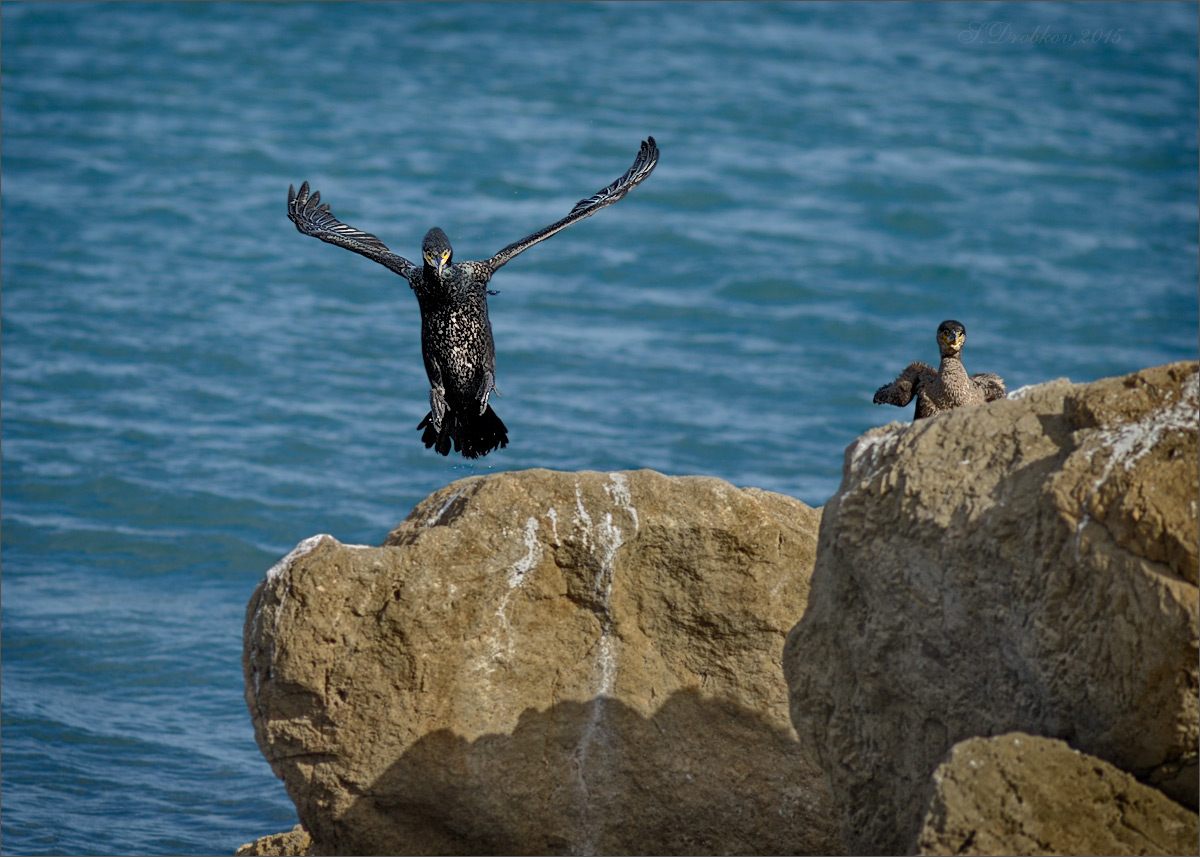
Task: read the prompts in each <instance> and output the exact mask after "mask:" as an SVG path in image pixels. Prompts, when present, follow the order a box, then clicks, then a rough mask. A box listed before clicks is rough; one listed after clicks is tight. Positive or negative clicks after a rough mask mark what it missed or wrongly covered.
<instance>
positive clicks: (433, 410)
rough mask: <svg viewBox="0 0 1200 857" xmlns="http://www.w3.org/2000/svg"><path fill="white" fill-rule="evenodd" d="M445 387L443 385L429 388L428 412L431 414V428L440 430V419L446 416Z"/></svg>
mask: <svg viewBox="0 0 1200 857" xmlns="http://www.w3.org/2000/svg"><path fill="white" fill-rule="evenodd" d="M446 408H447V405H446V389H445V388H444V387H430V388H429V412H430V414H431V415H432V416H433V430H434V431H437V432H440V431H441V430H442V420H444V419H445V417H446Z"/></svg>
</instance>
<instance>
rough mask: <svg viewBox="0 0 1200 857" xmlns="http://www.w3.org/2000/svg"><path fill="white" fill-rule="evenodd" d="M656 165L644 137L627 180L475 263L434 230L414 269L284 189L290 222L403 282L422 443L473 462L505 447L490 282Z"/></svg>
mask: <svg viewBox="0 0 1200 857" xmlns="http://www.w3.org/2000/svg"><path fill="white" fill-rule="evenodd" d="M657 163H658V147H657V146H656V145H655V144H654V138H653V137H649V138H648V139H646V140H645V141H644V142H643V143H642V146H641V150H640V151H639V152H638V155H637V158H635V159H634V161H633V166H631V167H630V168H629V170H628V171H627V172H626V173H625V175H623V176H621V177H620V178H619V179H617V180H616V181H615V182H613V183H612V184H610V185H609V186H608V187H606V188H604V189H603V190H601V191H599V192H598V193H596V194H595V195H593V196H589V197H587V198H586V199H581V200H580V201H579V202H577V203H576V204H575V207H574V208H572V209H571V213H570V214H568V215H567V216H566V217H564V218H563V219H562V220H559V221H558V222H557V223H552V224H550V225H549V226H547V227H546V228H545V229H541V230H539V231H537V232H534V233H533V234H532V235H529V236H527V237H525V238H522V239H521V240H520V241H517V242H516V243H514V244H509V245H508V246H507V247H505V248H504V249H503V250H501V251H500V252H499V253H497V254H496V255H495V256H492V257H491V258H490V259H485V260H483V261H479V262H455V261H453V256H454V251H453V249H452V248H451V247H450V239H448V238H447V237H446V233H445V232H443V231H442V230H441V229H438V228H437V227H436V226H435V227H434V228H433V229H430V230H429V232H428V233H426V235H425V240H424V241H423V242H421V255H422V258H423V259H424V265H422V266H417V265H414V264H412V263H411V262H409V261H408V260H407V259H405V258H403V257H401V256H397V255H396V254H395V253H393V252H392V251H391V250H389V249H388V248H387V247H386V246H385V245H384V243H383V242H382V241H380V240H379V239H378V238H376V237H375V236H374V235H371V234H370V233H367V232H362V231H360V230H358V229H355V228H354V227H353V226H347V225H346V224H345V223H342V222H341V221H340V220H338V219H337V218H335V217H334V216H333V214H331V213H330V211H329V204H328V203H326V204H324V205H322V204H321V194H320V193H318V192H314V193H313V194H312V195H311V196H310V195H309V192H308V182H304V183H303V184H302V185H300V192H299V193H296V191H295V188H294V187H291V186H289V187H288V217H289V218H290V219H291V221H292V222H293V223H295V224H296V228H297V229H298V230H300V231H301V232H303V233H304V234H305V235H311V236H313V237H314V238H320V239H321V240H322V241H326V242H328V243H330V244H336V245H338V246H339V247H345V248H346V249H347V250H353V251H354V252H355V253H359V254H361V255H363V256H366V257H367V258H368V259H373V260H375V261H376V262H378V263H380V264H381V265H384V266H386V267H387V268H390V269H391V270H392V271H394V272H395V273H397V274H399V275H400V276H402V277H404V279H406V280H408V284H409V286H411V287H412V290H413V292H414V293H416V296H417V304H418V306H419V307H420V309H421V354H422V356H423V357H424V358H425V373H426V374H427V375H428V376H429V413H428V414H427V415H426V416H425V419H423V420H421V422H420V424H419V425H418V426H417V428H418V429H419V430H420V429H423V430H424V431H423V433H422V435H421V440H423V441H424V442H425V447H426V448H427V449H428V448H429V447H431V446H432V447H434V449H436V450H437V451H438V452H440V453H441V454H442V455H449V454H450V445H451V443H453V445H454V450H455V451H456V452H461V453H462V454H463V457H465V458H478V457H479V456H482V455H487V454H488V453H489V452H491V451H492V450H493V449H496V448H497V447H504V446H507V445H508V429H507V428H506V427H505V425H504V423H503V422H501V420H500V417H498V416H496V412H495V411H493V410H492V407H491V405H489V404H488V397H489V396H491V394H492V392H493V391H494V390H495V389H496V348H495V344H494V343H493V341H492V324H491V322H490V321H489V320H488V306H487V296H488V295H489V294H493V295H494V294H496V293H495V292H493V291H490V290H489V289H488V288H487V284H488V281H489V280H491V278H492V275H493V274H495V273H496V271H498V270H499V269H500V268H501V266H503V265H504V264H506V263H507V262H509V261H511V260H512V259H513V258H514V257H515V256H516V255H517V254H518V253H522V252H524V251H525V250H528V249H529V248H530V247H532V246H533V245H534V244H537V243H538V242H539V241H545V240H546V239H547V238H549V237H550V236H551V235H554V234H555V233H556V232H560V231H562V230H563V229H566V228H567V227H568V226H570V225H571V224H572V223H575V222H576V221H579V220H582V219H583V218H585V217H590V216H591V215H593V214H595V213H596V212H597V211H599V210H600V209H602V208H604V207H605V206H608V205H612V204H613V203H614V202H617V201H618V200H620V199H621V198H622V197H624V196H625V194H627V193H629V191H630V190H632V189H633V188H635V187H637V186H638V185H639V184H641V183H642V182H643V181H645V179H646V177H647V176H649V175H650V173H651V171H652V170H653V169H654V167H655V165H656V164H657Z"/></svg>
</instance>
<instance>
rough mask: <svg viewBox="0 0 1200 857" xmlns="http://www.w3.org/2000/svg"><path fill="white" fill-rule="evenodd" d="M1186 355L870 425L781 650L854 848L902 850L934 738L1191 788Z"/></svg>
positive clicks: (914, 823) (1197, 487)
mask: <svg viewBox="0 0 1200 857" xmlns="http://www.w3.org/2000/svg"><path fill="white" fill-rule="evenodd" d="M1197 378H1198V376H1197V365H1196V363H1194V362H1192V363H1178V364H1172V365H1169V366H1164V367H1159V368H1155V369H1147V370H1145V371H1142V372H1138V373H1136V374H1134V375H1130V376H1128V377H1125V378H1113V379H1107V380H1104V381H1098V382H1095V383H1092V384H1080V385H1073V384H1071V383H1069V382H1067V381H1055V382H1051V383H1048V384H1044V385H1040V386H1037V387H1033V388H1027V389H1026V390H1023V391H1018V392H1017V393H1016V394H1014V395H1013V396H1012V397H1010V398H1009V399H1007V400H1002V401H998V402H992V403H990V404H988V405H984V406H982V407H978V408H965V409H959V410H955V411H950V412H948V413H945V414H942V415H939V416H937V417H934V418H932V419H927V420H921V421H918V422H915V423H912V424H904V425H902V424H898V423H893V424H891V425H888V426H884V427H881V428H879V429H874V430H872V431H869V432H867V433H866V434H865V435H863V436H862V437H861V438H859V439H858V440H857V441H856V442H855V443H853V444H852V445H851V446H850V447H849V448H848V449H847V450H846V458H845V466H844V471H843V479H842V484H841V487H840V488H839V490H838V492H837V494H835V495H834V497H833V498H832V499H831V500H830V501H829V503H828V504H827V505H826V506H825V507H824V510H823V516H822V520H821V531H820V540H819V545H818V559H817V568H816V571H815V573H814V575H813V578H812V590H811V593H810V598H809V605H808V612H807V613H805V614H804V616H803V618H802V619H801V620H800V622H799V623H798V624H797V625H796V627H795V628H794V629H793V630H792V632H791V634H790V635H789V638H788V644H787V648H786V651H785V654H784V669H785V672H786V675H787V678H788V683H789V691H790V699H791V714H792V721H793V723H794V724H795V726H796V729H797V732H798V734H799V736H800V739H801V741H802V743H806V744H807V746H809V747H810V748H811V751H812V752H813V753H814V754H815V755H816V756H817V757H818V758H819V759H820V760H821V764H822V766H823V768H824V770H825V772H826V775H827V777H828V779H829V783H830V787H831V792H832V794H833V797H834V800H835V802H836V804H837V805H838V807H839V808H840V810H841V811H842V813H843V817H842V831H843V836H844V839H845V841H846V844H847V846H848V847H849V848H850V850H851V851H854V852H865V853H876V854H888V853H903V852H904V851H905V850H906V849H907V848H908V846H909V845H910V844H911V843H912V841H913V837H914V836H915V835H916V832H917V828H918V827H919V825H920V822H921V814H922V809H923V807H924V806H925V804H926V802H927V800H928V799H929V797H930V792H931V789H932V780H931V778H930V774H931V772H932V771H933V769H934V768H935V767H936V765H937V764H938V762H939V761H940V760H941V759H942V757H943V756H944V755H945V753H946V752H947V751H948V750H949V748H950V747H951V746H952V745H954V744H955V743H957V742H958V741H960V740H963V739H965V738H969V737H972V736H977V735H983V736H986V735H996V734H1000V733H1004V732H1010V731H1022V732H1028V733H1032V734H1036V735H1044V736H1049V737H1054V738H1061V739H1064V740H1066V741H1067V742H1068V743H1069V744H1070V745H1071V746H1073V747H1075V748H1077V749H1079V750H1082V751H1084V752H1086V753H1090V754H1092V755H1095V756H1098V757H1099V758H1101V759H1104V760H1106V761H1108V762H1110V763H1112V764H1114V765H1116V766H1117V767H1119V768H1121V769H1122V770H1125V771H1128V772H1130V773H1132V774H1134V775H1135V776H1137V777H1138V778H1139V779H1141V780H1143V781H1144V782H1148V783H1150V784H1153V785H1155V786H1156V787H1158V788H1160V789H1161V790H1162V791H1164V792H1166V793H1167V794H1169V795H1170V796H1172V797H1173V798H1175V799H1176V800H1178V801H1180V802H1181V803H1183V804H1185V805H1188V806H1190V807H1192V808H1194V807H1195V805H1196V798H1197V795H1196V788H1197V765H1196V760H1197V726H1198V708H1200V706H1198V702H1197V684H1198V681H1197V678H1198V677H1197V616H1198V607H1197V585H1196V584H1197V567H1198V563H1197V506H1198V501H1200V484H1198V482H1200V479H1198V475H1197V472H1198V468H1200V454H1198V446H1200V444H1198V441H1197V434H1198V432H1197V428H1198V422H1200V402H1198V394H1197Z"/></svg>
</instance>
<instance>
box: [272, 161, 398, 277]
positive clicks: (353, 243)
mask: <svg viewBox="0 0 1200 857" xmlns="http://www.w3.org/2000/svg"><path fill="white" fill-rule="evenodd" d="M288 218H289V219H290V220H291V221H292V223H294V224H296V228H297V229H299V230H300V231H301V232H303V233H304V234H305V235H311V236H313V237H314V238H320V239H321V240H322V241H325V242H327V243H329V244H336V245H337V246H339V247H345V248H346V249H347V250H353V251H354V252H355V253H358V254H359V255H360V256H366V257H367V258H368V259H371V260H373V261H375V262H378V263H379V264H381V265H385V266H387V267H388V268H390V269H391V270H393V271H395V272H396V273H397V274H399V275H400V276H402V277H405V278H407V277H408V275H409V274H410V273H412V272H413V271H414V270H415V266H414V265H413V264H412V262H410V261H408V260H407V259H405V258H404V257H403V256H397V255H396V254H395V253H393V252H392V251H391V250H389V249H388V248H387V245H385V244H384V243H383V242H382V241H380V240H379V239H378V238H376V237H375V236H374V235H372V234H371V233H369V232H363V231H362V230H359V229H355V228H354V227H353V226H347V225H346V224H345V223H342V222H341V221H340V220H338V219H337V218H336V217H334V216H333V215H332V214H331V213H330V212H329V203H325V204H324V205H321V193H320V191H317V192H314V193H313V194H312V196H309V194H308V182H304V183H303V184H302V185H300V192H299V193H296V190H295V188H294V187H292V186H291V185H288Z"/></svg>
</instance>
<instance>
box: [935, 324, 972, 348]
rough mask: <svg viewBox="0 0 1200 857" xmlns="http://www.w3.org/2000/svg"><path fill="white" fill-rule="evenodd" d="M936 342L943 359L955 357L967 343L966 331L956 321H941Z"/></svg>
mask: <svg viewBox="0 0 1200 857" xmlns="http://www.w3.org/2000/svg"><path fill="white" fill-rule="evenodd" d="M937 341H938V351H940V352H941V354H942V356H943V357H957V356H958V355H959V354H960V353H961V352H962V348H963V343H964V342H966V341H967V329H966V328H965V327H963V326H962V324H960V323H959V322H957V321H953V320H950V321H943V322H942V323H941V324H939V325H938V331H937Z"/></svg>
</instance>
